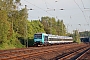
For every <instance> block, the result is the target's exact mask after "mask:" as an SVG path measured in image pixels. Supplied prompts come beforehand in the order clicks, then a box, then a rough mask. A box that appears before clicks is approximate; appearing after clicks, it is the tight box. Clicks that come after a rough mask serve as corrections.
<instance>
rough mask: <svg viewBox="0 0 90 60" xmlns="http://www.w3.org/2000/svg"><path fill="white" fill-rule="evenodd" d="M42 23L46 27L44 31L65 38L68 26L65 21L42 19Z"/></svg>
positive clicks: (49, 18) (50, 18) (51, 18)
mask: <svg viewBox="0 0 90 60" xmlns="http://www.w3.org/2000/svg"><path fill="white" fill-rule="evenodd" d="M41 23H42V24H43V26H44V30H45V32H46V33H47V34H54V35H60V36H65V35H66V26H65V24H64V22H63V20H59V19H58V20H56V19H55V18H54V17H48V16H46V17H42V18H41Z"/></svg>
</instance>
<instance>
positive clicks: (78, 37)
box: [73, 30, 81, 43]
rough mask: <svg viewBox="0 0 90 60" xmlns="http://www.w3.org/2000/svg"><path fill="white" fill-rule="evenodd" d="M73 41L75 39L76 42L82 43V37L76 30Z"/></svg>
mask: <svg viewBox="0 0 90 60" xmlns="http://www.w3.org/2000/svg"><path fill="white" fill-rule="evenodd" d="M73 39H74V42H77V43H81V41H80V35H79V33H78V30H74V33H73Z"/></svg>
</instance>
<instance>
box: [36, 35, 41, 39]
mask: <svg viewBox="0 0 90 60" xmlns="http://www.w3.org/2000/svg"><path fill="white" fill-rule="evenodd" d="M34 39H42V34H35V35H34Z"/></svg>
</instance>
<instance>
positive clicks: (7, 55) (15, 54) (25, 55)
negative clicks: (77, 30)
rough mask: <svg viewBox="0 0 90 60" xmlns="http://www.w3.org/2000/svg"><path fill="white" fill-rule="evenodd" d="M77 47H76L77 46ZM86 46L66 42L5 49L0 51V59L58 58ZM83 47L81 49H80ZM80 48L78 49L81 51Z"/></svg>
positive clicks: (44, 59)
mask: <svg viewBox="0 0 90 60" xmlns="http://www.w3.org/2000/svg"><path fill="white" fill-rule="evenodd" d="M77 47H78V48H77ZM85 47H87V45H86V44H80V45H78V44H66V45H57V46H48V47H32V48H25V49H15V50H7V51H1V52H0V59H1V60H5V59H6V60H22V59H27V60H30V59H32V60H40V59H41V60H47V59H59V58H57V57H59V56H60V55H62V58H63V57H64V55H65V54H66V55H68V54H69V53H73V52H74V51H76V50H78V51H79V50H80V49H81V50H83V49H85ZM82 48H83V49H82ZM72 49H73V50H72ZM81 50H80V51H81Z"/></svg>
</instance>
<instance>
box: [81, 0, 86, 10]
mask: <svg viewBox="0 0 90 60" xmlns="http://www.w3.org/2000/svg"><path fill="white" fill-rule="evenodd" d="M81 2H82V5H83V8H84V9H85V7H84V3H83V1H82V0H81Z"/></svg>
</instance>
